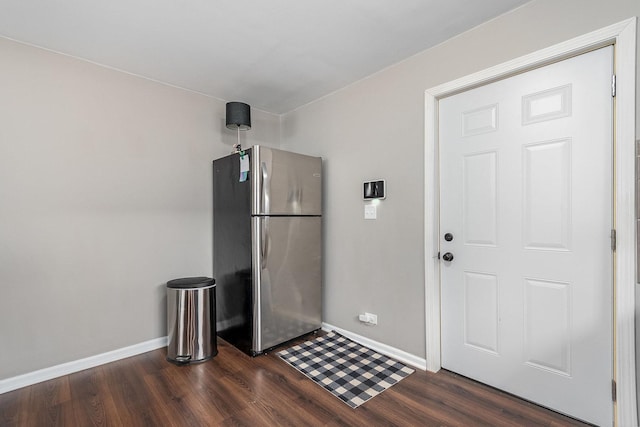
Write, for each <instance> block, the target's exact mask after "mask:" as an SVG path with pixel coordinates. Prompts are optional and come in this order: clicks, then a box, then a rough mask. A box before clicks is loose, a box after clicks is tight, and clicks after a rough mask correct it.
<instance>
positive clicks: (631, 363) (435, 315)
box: [424, 17, 638, 426]
mask: <svg viewBox="0 0 640 427" xmlns="http://www.w3.org/2000/svg"><path fill="white" fill-rule="evenodd" d="M611 44H613V45H615V53H614V58H615V59H614V61H615V73H616V85H617V91H616V97H615V103H614V123H613V126H614V132H615V144H616V150H615V153H614V155H615V162H616V168H615V176H614V203H615V209H614V215H615V218H614V221H615V227H616V230H617V250H616V257H615V261H614V275H615V284H614V289H615V290H614V293H615V295H614V307H613V313H614V320H613V322H614V328H615V329H614V332H615V340H614V354H613V355H612V357H613V358H614V369H615V378H616V382H617V403H616V410H615V411H614V412H615V414H616V425H618V426H635V425H638V415H637V408H636V406H637V402H636V363H635V362H636V360H635V357H636V356H635V354H636V352H635V286H636V244H637V242H636V240H637V238H636V209H635V208H636V190H635V185H636V183H635V181H636V179H635V167H636V165H635V163H636V151H635V145H636V142H635V117H636V113H635V110H636V104H635V102H636V100H635V95H636V88H635V84H636V81H635V80H636V18H635V17H634V18H631V19H628V20H625V21H622V22H619V23H617V24H614V25H610V26H608V27H605V28H603V29H600V30H597V31H594V32H591V33H588V34H585V35H583V36H580V37H576V38H574V39H571V40H568V41H566V42H563V43H560V44H557V45H555V46H551V47H549V48H546V49H543V50H540V51H538V52H534V53H532V54H529V55H526V56H523V57H520V58H517V59H514V60H512V61H508V62H505V63H503V64H500V65H496V66H494V67H491V68H488V69H486V70H483V71H480V72H477V73H474V74H472V75H469V76H466V77H462V78H460V79H457V80H454V81H451V82H448V83H445V84H442V85H440V86H436V87H433V88H431V89H428V90H427V91H426V92H425V152H424V157H425V158H424V165H425V168H424V169H425V177H424V179H425V198H424V199H425V206H424V209H425V227H424V230H425V236H424V244H425V248H424V249H425V307H426V316H425V317H426V333H427V336H426V343H427V348H426V356H427V370H428V371H431V372H437V371H438V370H440V368H441V360H440V339H441V337H440V268H439V261H438V259H437V253H438V250H439V249H438V247H439V241H440V239H439V223H440V218H439V210H440V207H439V203H438V200H439V190H440V183H439V170H438V100H439V99H440V98H442V97H445V96H448V95H452V94H455V93H458V92H462V91H465V90H468V89H471V88H474V87H478V86H482V85H485V84H488V83H491V82H493V81H496V80H500V79H503V78H506V77H510V76H512V75H515V74H518V73H521V72H525V71H527V70H530V69H533V68H536V67H540V66H543V65H547V64H550V63H553V62H558V61H561V60H563V59H567V58H569V57H572V56H575V55H578V54H581V53H585V52H587V51H590V50H593V49H596V48H599V47H602V46H606V45H611Z"/></svg>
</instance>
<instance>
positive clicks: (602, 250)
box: [439, 47, 613, 426]
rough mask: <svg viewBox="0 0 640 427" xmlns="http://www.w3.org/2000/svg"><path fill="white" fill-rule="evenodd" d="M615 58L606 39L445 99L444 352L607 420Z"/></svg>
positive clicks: (446, 362)
mask: <svg viewBox="0 0 640 427" xmlns="http://www.w3.org/2000/svg"><path fill="white" fill-rule="evenodd" d="M612 69H613V47H605V48H602V49H599V50H596V51H593V52H589V53H586V54H583V55H580V56H577V57H574V58H571V59H568V60H565V61H562V62H558V63H554V64H551V65H548V66H545V67H543V68H538V69H535V70H533V71H530V72H527V73H524V74H520V75H517V76H514V77H511V78H509V79H505V80H501V81H498V82H495V83H492V84H488V85H485V86H482V87H478V88H476V89H473V90H469V91H466V92H463V93H460V94H458V95H454V96H451V97H448V98H445V99H442V100H441V101H440V103H439V133H440V134H439V140H440V178H441V201H440V209H441V210H440V232H441V233H440V251H441V254H443V256H444V255H445V254H447V256H446V257H447V258H449V256H448V255H452V256H453V259H452V260H451V261H445V260H442V261H441V263H440V265H441V295H442V299H441V301H442V306H441V310H442V366H443V367H444V368H446V369H449V370H452V371H455V372H458V373H460V374H462V375H465V376H468V377H471V378H474V379H476V380H479V381H481V382H484V383H487V384H489V385H492V386H494V387H497V388H500V389H503V390H505V391H508V392H510V393H513V394H516V395H518V396H521V397H523V398H525V399H528V400H531V401H534V402H536V403H539V404H541V405H544V406H547V407H549V408H552V409H555V410H557V411H560V412H563V413H566V414H569V415H571V416H574V417H577V418H580V419H583V420H585V421H589V422H592V423H595V424H598V425H602V426H606V425H611V424H612V422H613V403H612V396H611V381H612V375H613V369H612V358H613V353H612V344H613V342H612V341H613V332H612V294H613V289H612V283H613V277H612V274H613V273H612V259H613V257H612V250H611V242H610V232H611V229H612V228H613V224H612V218H613V215H612V187H613V182H612V176H613V171H612V168H613V166H612V161H613V160H612V158H613V157H612V151H613V148H612V147H613V139H612V118H613V116H612V97H611V76H612ZM447 233H449V234H450V236H446V237H447V239H445V235H446V234H447ZM449 238H451V240H448V239H449Z"/></svg>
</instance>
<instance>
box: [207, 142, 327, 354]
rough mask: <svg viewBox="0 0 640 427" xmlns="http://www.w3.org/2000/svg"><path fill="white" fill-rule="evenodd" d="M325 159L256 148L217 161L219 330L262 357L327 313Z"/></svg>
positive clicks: (215, 212) (215, 263) (215, 220)
mask: <svg viewBox="0 0 640 427" xmlns="http://www.w3.org/2000/svg"><path fill="white" fill-rule="evenodd" d="M321 235H322V159H321V158H319V157H311V156H305V155H301V154H296V153H291V152H287V151H282V150H276V149H272V148H267V147H262V146H254V147H252V148H250V149H248V150H245V151H244V155H243V154H241V153H236V154H231V155H229V156H226V157H223V158H221V159H218V160H214V161H213V272H214V277H215V280H216V318H217V322H216V329H217V332H218V335H219V336H220V337H221V338H223V339H225V340H226V341H227V342H229V343H231V344H233V345H234V346H236V347H238V348H239V349H241V350H242V351H244V352H246V353H248V354H251V355H254V356H255V355H257V354H260V353H262V352H264V351H265V350H267V349H269V348H271V347H273V346H276V345H278V344H281V343H283V342H285V341H288V340H291V339H293V338H296V337H299V336H301V335H304V334H306V333H309V332H312V331H315V330H317V329H319V328H320V326H321V316H322V293H321V290H322V289H321V288H322V273H321V261H322V260H321V257H322V237H321Z"/></svg>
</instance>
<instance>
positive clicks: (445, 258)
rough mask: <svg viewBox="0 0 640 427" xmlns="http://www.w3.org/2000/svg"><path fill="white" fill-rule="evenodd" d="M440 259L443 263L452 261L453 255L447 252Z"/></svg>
mask: <svg viewBox="0 0 640 427" xmlns="http://www.w3.org/2000/svg"><path fill="white" fill-rule="evenodd" d="M442 259H443V260H445V261H453V254H452V253H451V252H447V253H446V254H444V255H442Z"/></svg>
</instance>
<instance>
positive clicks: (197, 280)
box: [167, 277, 216, 289]
mask: <svg viewBox="0 0 640 427" xmlns="http://www.w3.org/2000/svg"><path fill="white" fill-rule="evenodd" d="M215 283H216V280H215V279H212V278H210V277H183V278H182V279H173V280H169V281H168V282H167V288H173V289H186V288H208V287H210V286H211V285H215Z"/></svg>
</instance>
